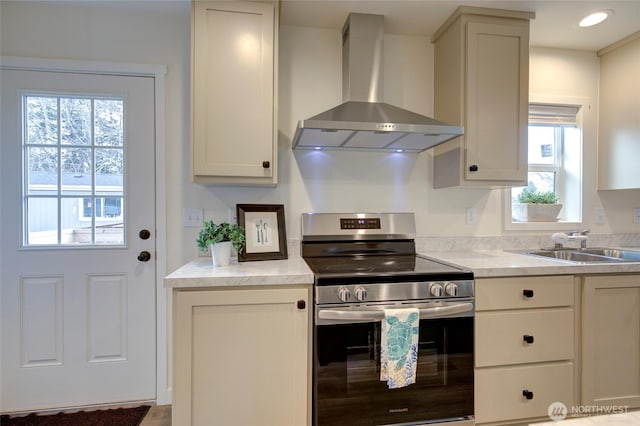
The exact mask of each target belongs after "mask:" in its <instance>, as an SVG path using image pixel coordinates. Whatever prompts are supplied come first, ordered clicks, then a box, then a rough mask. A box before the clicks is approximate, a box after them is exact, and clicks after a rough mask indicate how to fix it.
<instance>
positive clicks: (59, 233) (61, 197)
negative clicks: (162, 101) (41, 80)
mask: <svg viewBox="0 0 640 426" xmlns="http://www.w3.org/2000/svg"><path fill="white" fill-rule="evenodd" d="M19 96H20V105H21V112H20V120H21V123H20V129H21V142H20V150H21V157H22V159H21V169H20V173H21V175H20V179H21V194H20V196H21V222H20V226H21V228H22V229H21V241H20V248H21V249H27V250H31V249H36V250H37V249H65V248H73V249H78V248H82V249H92V248H97V247H106V248H121V247H126V235H125V234H124V233H123V240H122V242H120V243H114V244H102V243H98V242H97V241H96V240H97V238H96V237H97V233H96V228H97V226H98V223H99V222H102V223H104V222H107V221H111V220H113V218H101V217H95V216H93V217H91V218H84V219H83V218H82V215H83V212H82V207H83V199H84V198H92V197H93V198H103V199H104V198H108V197H109V196H110V195H109V194H103V193H102V192H103V190H101V191H100V193H98V191H96V188H97V182H96V164H95V159H96V151H97V150H101V149H105V150H107V149H115V150H120V151H122V153H123V164H122V169H123V171H124V170H126V164H125V162H126V155H125V152H126V148H125V143H126V141H125V134H126V130H125V128H126V123H123V127H122V142H121V143H122V145H121V146H110V145H100V144H97V143H96V132H95V117H96V113H95V102H96V101H102V100H113V101H119V102H122V104H123V117H124V114H125V109H126V108H128V106H127V105H126V98H125V97H121V96H113V95H109V96H104V95H100V94H96V93H85V92H52V91H41V90H24V91H20V92H19ZM30 97H36V98H37V97H43V98H46V97H50V98H54V99H55V100H56V104H57V107H56V110H57V116H56V121H57V124H56V142H55V143H51V144H42V143H31V142H30V141H29V140H28V136H29V131H28V126H29V122H28V120H29V117H28V99H29V98H30ZM62 99H87V100H89V101H90V102H91V125H90V128H91V135H90V142H89V143H88V144H74V143H63V140H62V137H61V119H60V118H61V115H60V114H61V112H60V110H61V109H60V103H61V100H62ZM32 147H41V148H50V149H54V150H56V152H57V160H56V161H57V170H56V175H57V176H56V184H55V188H56V189H55V192H56V193H55V194H33V193H30V191H29V188H30V183H29V173H30V171H29V149H30V148H32ZM77 148H80V149H88V150H90V151H91V158H92V163H91V169H92V170H91V183H90V185H89V186H88V189H89V191H90V194H85V195H79V194H74V193H65V189H64V188H65V185H64V183H63V179H62V174H63V171H62V165H61V164H62V163H61V158H62V157H61V152H62V150H64V149H77ZM31 186H33V185H31ZM37 186H38V185H36V187H37ZM40 187H41V188H42V189H50V188H49V185H46V184H45V185H40ZM117 192H118V194H117V195H114V196H115V197H117V198H121V199H122V200H124V198H125V194H126V192H127V185H126V176H125V174H123V175H122V187H121V188H119V189H118V191H117ZM38 199H41V200H46V199H49V200H55V201H56V206H57V207H56V210H57V213H56V222H57V228H56V229H55V230H52V231H49V232H50V233H55V234H56V242H47V243H35V242H31V241H30V240H31V235H30V218H29V215H30V210H31V207H30V205H29V203H30V201H31V200H38ZM73 199H78V202H75V203H73V202H72V203H71V204H73V205H76V206H79V210H78V212H77V214H72V215H71V216H70V217H72V218H74V217H77V222H78V223H80V222H86V223H88V224H90V227H91V241H92V242H90V243H82V244H77V243H69V242H66V241H65V235H66V234H65V228H64V226H63V225H64V223H63V222H64V219H63V215H64V212H65V207H64V205H65V202H66V201H68V200H73ZM121 202H123V201H121ZM117 219H120V220H121V221H122V228H123V229H125V227H126V224H125V212H124V207H121V211H120V216H118V217H117Z"/></svg>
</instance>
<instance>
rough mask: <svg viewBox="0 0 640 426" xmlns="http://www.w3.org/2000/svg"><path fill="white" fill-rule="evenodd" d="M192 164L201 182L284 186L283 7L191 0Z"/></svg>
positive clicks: (196, 176)
mask: <svg viewBox="0 0 640 426" xmlns="http://www.w3.org/2000/svg"><path fill="white" fill-rule="evenodd" d="M192 7H193V10H192V41H191V46H192V55H191V56H192V58H191V60H192V79H191V96H192V135H191V138H192V167H193V179H194V181H195V182H199V183H220V184H241V185H275V184H276V183H277V164H276V161H277V120H276V118H277V111H276V105H277V99H276V97H277V71H276V70H277V45H278V31H277V29H278V13H277V10H276V9H277V4H272V3H269V2H246V1H220V2H217V1H197V0H196V1H194V2H193V4H192Z"/></svg>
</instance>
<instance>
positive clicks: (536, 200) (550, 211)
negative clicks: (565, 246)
mask: <svg viewBox="0 0 640 426" xmlns="http://www.w3.org/2000/svg"><path fill="white" fill-rule="evenodd" d="M511 210H512V212H513V215H512V216H513V220H514V221H516V222H557V221H558V214H560V210H562V204H559V203H558V196H557V195H556V193H555V192H553V191H547V192H539V191H536V190H535V189H532V188H525V189H524V190H523V191H522V192H521V193H520V194H518V197H517V203H513V205H512V209H511Z"/></svg>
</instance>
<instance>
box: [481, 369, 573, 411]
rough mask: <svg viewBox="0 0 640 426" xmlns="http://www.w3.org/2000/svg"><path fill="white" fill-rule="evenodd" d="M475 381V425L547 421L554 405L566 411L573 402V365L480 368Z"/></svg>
mask: <svg viewBox="0 0 640 426" xmlns="http://www.w3.org/2000/svg"><path fill="white" fill-rule="evenodd" d="M475 380H476V391H475V395H476V396H475V398H476V399H475V411H476V423H485V422H497V421H505V420H511V421H512V422H511V423H509V424H514V422H513V420H514V419H527V418H534V417H543V416H544V417H546V416H547V409H548V408H549V405H550V404H551V403H553V402H562V403H563V404H565V405H566V406H567V407H571V406H572V405H573V402H574V401H573V363H571V362H564V363H550V364H532V365H522V366H514V367H499V368H481V369H477V370H476V373H475ZM525 392H526V393H527V394H528V397H525ZM527 423H528V422H517V424H527Z"/></svg>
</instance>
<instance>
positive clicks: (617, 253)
mask: <svg viewBox="0 0 640 426" xmlns="http://www.w3.org/2000/svg"><path fill="white" fill-rule="evenodd" d="M580 252H581V253H588V254H593V255H597V256H605V257H613V258H616V259H621V260H623V261H625V262H640V251H633V250H620V249H611V248H586V249H580Z"/></svg>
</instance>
